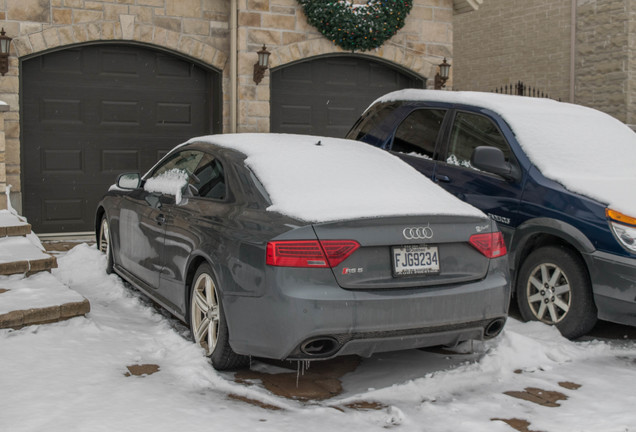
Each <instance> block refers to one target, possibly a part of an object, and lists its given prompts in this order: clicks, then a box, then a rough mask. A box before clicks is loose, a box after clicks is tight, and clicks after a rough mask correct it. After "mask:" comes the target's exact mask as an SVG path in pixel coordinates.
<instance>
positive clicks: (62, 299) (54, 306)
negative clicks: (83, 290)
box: [0, 272, 90, 329]
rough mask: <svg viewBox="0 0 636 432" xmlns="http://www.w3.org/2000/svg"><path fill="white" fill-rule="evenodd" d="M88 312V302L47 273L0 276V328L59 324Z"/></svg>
mask: <svg viewBox="0 0 636 432" xmlns="http://www.w3.org/2000/svg"><path fill="white" fill-rule="evenodd" d="M89 311H90V304H89V302H88V300H86V299H85V298H84V297H83V296H82V295H80V294H78V293H77V292H76V291H73V290H71V289H70V288H68V287H67V286H66V285H64V284H63V283H62V282H60V281H58V280H57V279H56V278H55V276H53V275H52V274H51V273H47V272H42V273H38V274H35V275H32V276H29V277H24V276H22V275H13V276H0V328H14V329H18V328H21V327H24V326H28V325H34V324H46V323H51V322H56V321H62V320H65V319H69V318H73V317H76V316H80V315H86V314H87V313H88V312H89Z"/></svg>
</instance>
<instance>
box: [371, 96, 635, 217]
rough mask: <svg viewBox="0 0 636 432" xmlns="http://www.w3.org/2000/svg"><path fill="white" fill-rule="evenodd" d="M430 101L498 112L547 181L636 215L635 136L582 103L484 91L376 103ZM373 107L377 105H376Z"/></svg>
mask: <svg viewBox="0 0 636 432" xmlns="http://www.w3.org/2000/svg"><path fill="white" fill-rule="evenodd" d="M395 100H416V101H417V100H428V101H437V102H446V103H452V104H466V105H476V106H480V107H484V108H487V109H489V110H492V111H494V112H496V113H498V114H500V115H501V116H502V117H503V118H504V119H505V120H506V122H507V123H508V125H509V126H510V128H511V129H512V131H513V132H514V133H515V135H516V137H517V139H518V141H519V144H520V145H521V147H522V148H523V150H524V151H525V153H526V154H527V155H528V157H529V158H530V160H531V161H532V163H534V164H535V165H536V166H537V167H538V168H539V170H540V171H541V172H542V173H543V175H545V176H546V177H547V178H550V179H552V180H555V181H558V182H559V183H561V184H562V185H564V186H565V187H566V188H567V189H569V190H570V191H572V192H577V193H580V194H582V195H585V196H587V197H590V198H593V199H595V200H597V201H600V202H602V203H607V204H609V206H610V207H611V208H613V209H614V210H617V211H619V212H622V213H626V214H628V215H631V216H636V200H634V199H633V196H634V190H636V133H634V132H633V131H632V130H631V129H630V128H629V127H627V126H626V125H625V124H623V123H621V122H620V121H618V120H617V119H615V118H613V117H611V116H610V115H607V114H605V113H602V112H600V111H597V110H594V109H591V108H587V107H584V106H581V105H574V104H569V103H564V102H557V101H554V100H551V99H539V98H530V97H523V96H509V95H501V94H495V93H480V92H449V91H435V90H415V89H407V90H400V91H396V92H392V93H389V94H387V95H385V96H383V97H381V98H379V99H378V100H377V101H376V102H389V101H395ZM374 103H375V102H374Z"/></svg>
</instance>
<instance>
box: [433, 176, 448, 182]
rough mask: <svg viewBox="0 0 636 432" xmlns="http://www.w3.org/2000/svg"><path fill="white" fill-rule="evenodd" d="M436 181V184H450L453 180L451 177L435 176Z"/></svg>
mask: <svg viewBox="0 0 636 432" xmlns="http://www.w3.org/2000/svg"><path fill="white" fill-rule="evenodd" d="M435 181H436V182H444V183H450V181H451V180H450V177H449V176H445V175H438V176H435Z"/></svg>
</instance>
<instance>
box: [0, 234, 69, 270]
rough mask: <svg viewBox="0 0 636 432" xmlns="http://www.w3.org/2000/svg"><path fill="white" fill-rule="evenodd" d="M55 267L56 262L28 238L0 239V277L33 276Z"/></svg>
mask: <svg viewBox="0 0 636 432" xmlns="http://www.w3.org/2000/svg"><path fill="white" fill-rule="evenodd" d="M29 229H30V228H29ZM56 267H57V260H56V259H55V257H53V256H51V255H49V254H47V253H45V252H44V251H43V250H42V248H41V247H40V245H39V241H38V244H36V243H35V242H34V241H32V239H31V238H30V237H4V238H0V275H11V274H25V273H26V274H33V273H37V272H41V271H48V270H50V269H52V268H56Z"/></svg>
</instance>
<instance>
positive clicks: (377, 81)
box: [270, 56, 425, 137]
mask: <svg viewBox="0 0 636 432" xmlns="http://www.w3.org/2000/svg"><path fill="white" fill-rule="evenodd" d="M271 83H272V88H271V127H270V128H271V131H272V132H279V133H302V134H313V135H327V136H333V137H344V136H345V134H346V133H347V132H348V131H349V129H350V128H351V126H352V125H353V123H354V122H355V121H356V119H357V118H358V116H360V114H361V113H362V111H364V110H365V109H366V108H367V107H368V106H369V105H370V104H371V102H373V101H374V100H375V99H376V98H378V97H379V96H382V95H383V94H385V93H388V92H390V91H393V90H400V89H403V88H409V87H414V88H422V87H424V84H425V80H423V79H421V78H418V77H416V76H414V75H409V74H407V73H405V72H404V71H402V70H399V69H396V68H393V67H391V66H389V65H387V64H386V63H381V62H377V61H373V60H369V59H368V58H363V57H354V56H338V57H322V58H318V59H315V60H310V61H305V62H301V63H296V64H293V65H291V66H287V67H282V68H280V69H277V70H274V71H272V74H271Z"/></svg>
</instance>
